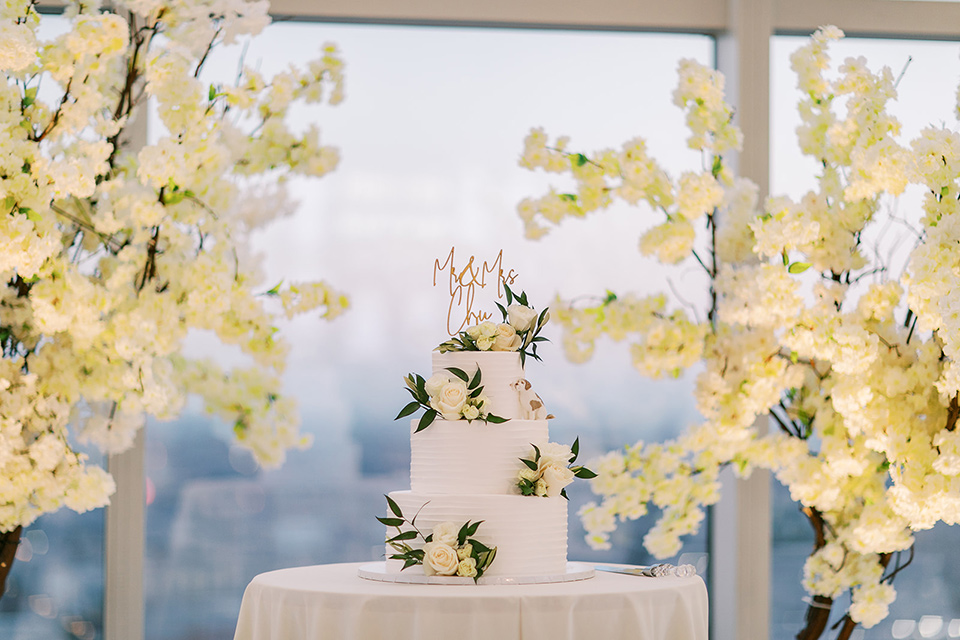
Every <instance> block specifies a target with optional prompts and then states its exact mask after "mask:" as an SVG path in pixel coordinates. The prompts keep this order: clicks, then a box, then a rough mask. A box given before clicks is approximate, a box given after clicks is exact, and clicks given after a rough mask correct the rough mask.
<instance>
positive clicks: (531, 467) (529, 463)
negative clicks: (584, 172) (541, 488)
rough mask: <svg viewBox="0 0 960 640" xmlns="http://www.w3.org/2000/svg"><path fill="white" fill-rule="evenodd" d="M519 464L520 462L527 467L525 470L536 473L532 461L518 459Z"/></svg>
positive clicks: (534, 464)
mask: <svg viewBox="0 0 960 640" xmlns="http://www.w3.org/2000/svg"><path fill="white" fill-rule="evenodd" d="M520 462H522V463H523V464H525V465H527V468H529V469H530V471H536V470H537V463H536V462H534V461H533V460H527V459H526V458H520Z"/></svg>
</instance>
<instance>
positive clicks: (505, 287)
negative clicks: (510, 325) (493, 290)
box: [503, 282, 516, 306]
mask: <svg viewBox="0 0 960 640" xmlns="http://www.w3.org/2000/svg"><path fill="white" fill-rule="evenodd" d="M503 290H504V291H506V292H507V306H510V305H511V304H513V299H514V298H515V297H516V296H514V295H513V290H512V289H511V288H510V285H508V284H507V283H506V282H504V283H503Z"/></svg>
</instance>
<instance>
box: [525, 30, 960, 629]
mask: <svg viewBox="0 0 960 640" xmlns="http://www.w3.org/2000/svg"><path fill="white" fill-rule="evenodd" d="M842 36H843V34H842V32H841V31H840V30H839V29H836V28H834V27H826V28H823V29H821V30H819V31H817V32H816V33H815V34H814V35H813V36H812V38H811V39H810V40H809V42H808V43H807V44H805V45H804V46H802V47H801V48H800V49H799V50H798V51H796V52H795V53H794V54H793V56H792V57H791V63H792V66H793V69H794V71H795V72H796V74H797V78H798V86H799V96H800V97H799V112H800V116H801V125H800V126H799V127H798V129H797V135H798V139H799V143H800V148H801V150H802V151H803V152H804V154H806V155H808V156H810V157H811V158H812V159H813V160H814V164H813V166H815V167H816V170H817V180H816V186H815V188H814V189H812V190H811V191H809V192H808V193H806V194H805V195H804V196H803V197H801V198H798V199H792V198H787V197H770V198H767V199H766V200H765V201H764V202H760V199H759V196H760V194H759V190H758V187H757V185H755V184H753V183H752V182H751V181H749V180H747V179H744V178H740V177H737V176H735V175H734V173H733V171H732V169H731V167H730V166H729V163H728V161H727V155H728V154H729V153H730V152H733V151H735V150H737V149H738V148H739V147H740V144H741V138H742V135H741V132H740V130H739V128H738V127H737V126H736V124H735V123H734V118H733V116H734V112H733V109H732V107H731V106H730V105H729V104H728V103H727V102H726V99H725V97H724V90H723V86H724V78H723V76H722V75H721V74H720V73H719V72H717V71H716V70H714V69H710V68H707V67H704V66H702V65H700V64H698V63H696V62H695V61H692V60H683V61H681V63H680V66H679V81H678V84H677V89H676V91H675V92H674V94H673V98H674V103H675V104H676V105H677V106H678V107H680V108H682V109H683V110H684V111H685V113H686V121H687V124H688V127H689V129H690V133H691V135H690V136H689V138H688V139H687V144H688V146H689V147H690V148H691V149H693V150H695V152H697V153H699V154H700V156H701V157H702V158H703V165H702V168H701V170H700V171H688V172H684V173H683V174H681V175H680V176H679V177H678V178H673V177H671V176H669V175H668V174H667V172H666V171H665V170H664V169H663V168H661V167H660V166H659V165H658V163H657V162H656V160H654V159H653V158H652V157H650V155H649V154H648V152H647V147H646V143H645V142H644V141H643V140H642V139H640V138H634V139H632V140H628V141H627V142H626V143H624V144H623V146H622V147H621V148H619V149H604V150H600V151H597V152H595V153H578V152H574V151H568V150H567V147H568V145H569V140H568V139H567V138H563V137H561V138H559V139H557V140H556V141H555V142H553V143H551V142H550V140H549V138H548V136H547V135H546V133H545V132H544V131H542V130H539V129H535V130H533V131H532V132H531V133H530V135H529V136H528V137H527V138H526V141H525V148H524V152H523V155H522V159H521V165H522V166H525V167H527V168H530V169H538V168H539V169H543V170H545V171H548V172H553V173H557V174H567V175H568V176H569V177H570V178H572V181H573V182H574V186H573V187H572V188H567V189H551V190H550V191H549V192H548V193H546V194H544V195H543V196H541V197H537V198H529V199H526V200H524V201H523V202H521V203H520V205H519V211H518V212H519V215H520V217H521V219H522V220H523V222H524V225H525V228H526V233H527V235H528V237H531V238H537V237H541V236H542V235H544V234H545V233H547V232H549V230H550V228H551V226H552V225H558V224H561V223H562V222H563V220H565V219H566V218H577V219H580V218H583V217H584V216H587V215H589V214H591V213H593V212H596V211H599V210H601V209H604V208H606V207H607V206H609V205H610V204H612V203H614V202H615V201H617V200H621V201H623V202H625V203H627V204H630V205H636V206H638V207H641V208H643V209H645V210H646V211H647V213H648V215H649V216H650V217H651V218H653V223H652V225H650V226H649V227H648V229H647V230H646V231H644V232H643V234H642V237H641V238H640V242H639V250H640V251H641V252H642V253H643V254H644V255H648V256H650V257H651V258H655V259H657V260H658V261H660V262H662V263H666V264H684V263H685V264H686V265H687V266H692V267H694V268H696V269H697V270H698V271H699V272H700V273H701V274H702V281H703V282H704V285H705V286H704V289H705V290H706V295H705V296H703V298H702V299H703V300H704V301H706V304H700V305H694V304H690V303H687V302H685V301H683V300H679V301H678V302H677V303H674V304H671V303H670V301H669V300H668V296H667V295H664V294H655V295H650V296H645V297H644V296H639V295H636V294H632V293H624V294H621V295H616V294H613V293H611V292H606V293H605V294H603V295H600V296H598V297H597V298H596V302H591V303H588V304H584V303H583V299H582V298H581V299H580V302H578V303H576V304H574V303H564V302H558V303H557V304H555V305H554V317H555V318H556V319H557V320H558V321H559V323H560V324H561V325H562V327H563V345H564V348H565V351H566V353H567V356H568V357H569V358H570V359H571V360H575V361H583V360H586V359H587V358H589V357H590V355H591V353H592V351H593V348H594V345H595V343H596V341H597V340H598V339H600V338H602V337H609V338H611V339H613V340H616V341H627V342H628V343H629V344H630V351H631V353H632V356H633V360H634V364H635V365H636V367H637V369H638V370H640V371H641V372H642V373H644V374H646V375H649V376H651V377H661V376H678V375H680V374H681V373H682V372H683V371H685V370H687V369H689V368H691V367H693V366H697V367H699V368H700V371H699V373H698V374H697V381H696V404H697V409H698V410H699V413H700V414H701V415H702V416H703V418H704V420H703V422H702V423H701V424H699V425H696V426H694V427H691V428H690V429H689V430H687V432H686V433H684V434H683V435H682V436H680V437H679V438H677V439H674V440H670V441H668V442H664V443H643V442H638V443H636V444H634V445H631V446H627V447H625V448H624V449H621V450H618V451H613V452H611V453H609V454H607V455H606V456H604V457H603V458H602V459H601V460H600V461H599V462H598V466H594V468H595V469H596V470H597V472H598V477H597V478H595V479H594V480H593V481H592V483H591V485H592V488H593V490H594V492H595V493H597V494H598V495H599V496H600V498H601V500H600V501H599V503H591V504H588V505H586V506H584V508H583V509H582V510H581V511H580V517H581V519H582V520H583V523H584V527H585V529H586V530H587V532H588V538H587V539H588V542H589V543H590V544H591V545H592V546H594V547H597V548H606V547H608V546H609V545H610V544H611V533H612V532H613V531H614V530H615V529H616V527H617V523H618V522H620V521H624V520H632V519H636V518H639V517H641V516H643V515H645V514H646V513H647V512H648V509H649V508H650V506H651V505H653V506H656V507H658V508H660V509H661V510H662V511H661V514H660V515H659V517H658V519H657V523H656V525H655V526H653V527H652V528H651V529H650V530H649V531H648V532H647V534H646V535H645V536H644V539H643V543H644V546H645V547H646V548H647V549H648V550H649V551H650V552H651V553H653V554H654V555H655V556H657V557H669V556H672V555H674V554H676V553H678V551H679V550H680V548H681V537H683V536H686V535H689V534H691V533H694V532H695V531H697V530H698V528H699V527H700V525H701V523H702V522H703V520H704V517H705V509H706V507H707V506H709V505H712V504H715V503H716V502H717V501H718V500H719V499H720V486H721V485H720V480H719V473H720V471H721V469H723V468H726V467H729V468H732V469H733V470H734V472H735V473H736V474H737V475H739V476H741V477H747V476H749V475H750V474H751V472H752V471H753V470H754V469H766V470H769V471H771V472H772V473H773V474H774V475H775V476H776V478H777V479H778V480H779V481H780V482H781V483H782V484H783V485H784V486H786V487H787V488H789V490H790V495H791V497H792V499H793V500H795V501H796V502H797V503H799V507H800V510H801V512H802V513H803V514H804V515H805V516H806V517H807V519H808V520H809V522H810V525H811V527H812V532H813V540H812V547H813V552H812V553H811V555H810V556H809V557H808V558H807V561H806V564H805V567H804V572H803V578H802V582H803V586H804V588H805V590H806V591H807V592H808V593H809V594H810V596H811V597H810V606H809V609H808V611H807V616H806V622H805V624H806V626H805V628H804V629H803V630H802V631H801V632H800V634H799V635H798V636H797V637H798V638H803V639H804V640H813V639H814V638H819V637H821V635H822V634H823V633H824V632H825V630H826V629H828V628H831V627H832V628H834V629H839V630H838V632H837V634H838V635H837V637H841V638H849V637H851V634H852V633H853V632H854V629H855V627H857V626H858V625H861V626H863V627H865V628H869V627H872V626H874V625H876V624H877V623H878V622H880V621H881V620H883V619H884V618H885V617H886V616H887V615H888V613H889V606H890V603H891V602H893V600H894V599H895V597H896V590H895V588H894V586H893V582H894V579H895V577H896V576H897V575H898V574H899V573H900V571H902V570H903V569H904V568H905V567H906V566H907V565H909V564H910V561H911V559H912V555H913V545H914V532H915V531H920V530H924V529H929V528H931V527H933V526H934V525H935V524H937V523H938V522H944V523H947V524H955V523H958V522H960V430H958V429H957V427H958V421H960V296H958V295H957V292H958V291H960V269H958V268H957V265H958V255H960V254H958V246H960V133H958V131H956V130H955V127H954V128H953V129H951V128H947V127H946V126H942V125H937V126H931V127H928V128H926V129H924V130H923V131H922V132H921V133H920V135H919V136H918V137H917V138H915V139H913V140H911V141H910V142H909V143H905V142H903V141H901V140H900V130H901V126H900V123H899V121H898V120H897V119H896V118H895V117H894V116H893V115H892V114H891V113H890V111H889V110H888V103H889V102H890V101H891V100H894V99H895V98H896V96H897V80H896V78H897V74H895V73H894V72H893V71H891V69H889V68H886V67H885V68H882V69H880V70H878V71H873V70H871V69H870V68H868V66H867V61H866V60H865V59H864V58H862V57H861V58H848V59H846V60H845V61H844V62H843V63H842V64H841V65H839V66H838V68H836V69H835V70H831V67H832V65H831V62H830V57H829V48H830V44H831V42H832V41H834V40H837V39H838V38H841V37H842ZM958 97H960V96H958ZM955 115H956V114H955ZM908 188H910V189H913V190H915V191H918V192H919V194H922V203H921V204H920V205H919V206H918V209H919V210H918V211H916V215H911V216H909V217H907V218H906V219H900V218H899V217H896V216H895V215H894V214H893V211H895V210H896V209H895V207H894V206H893V205H892V203H891V199H892V198H893V197H896V196H899V195H900V194H901V193H903V192H904V191H905V190H906V189H908ZM911 220H915V221H916V222H911ZM897 225H900V226H901V228H904V229H907V232H908V233H909V234H910V242H909V243H907V244H905V245H904V246H909V245H911V244H912V245H913V247H912V249H911V252H910V256H909V260H908V262H907V264H906V267H905V268H904V269H903V271H902V272H901V273H897V272H896V271H895V270H894V269H893V268H892V265H891V264H890V263H889V258H888V255H890V251H891V247H896V246H898V244H899V243H900V242H902V241H903V239H904V238H903V237H897V236H898V235H899V234H895V233H889V230H890V229H895V228H897ZM758 418H762V419H759V420H758ZM768 425H771V427H772V428H768ZM591 466H593V465H591ZM842 597H843V598H849V599H844V600H840V598H842ZM838 600H839V602H842V603H844V604H842V605H837V602H838ZM846 603H849V604H846ZM837 606H842V607H844V610H843V611H841V612H840V613H839V619H838V620H836V621H835V622H831V621H830V620H829V618H830V617H831V611H832V610H834V611H835V610H836V608H837Z"/></svg>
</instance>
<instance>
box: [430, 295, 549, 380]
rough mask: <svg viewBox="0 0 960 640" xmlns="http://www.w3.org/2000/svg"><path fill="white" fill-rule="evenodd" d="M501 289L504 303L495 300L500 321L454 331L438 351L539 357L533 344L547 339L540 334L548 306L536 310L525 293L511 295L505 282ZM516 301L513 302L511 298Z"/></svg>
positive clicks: (522, 358)
mask: <svg viewBox="0 0 960 640" xmlns="http://www.w3.org/2000/svg"><path fill="white" fill-rule="evenodd" d="M503 289H504V292H505V293H506V295H507V306H506V307H504V306H503V305H502V304H500V303H499V302H497V303H496V305H497V309H499V310H500V313H501V315H502V316H503V318H502V322H500V323H496V322H490V321H489V320H487V321H484V322H481V323H480V324H478V325H473V326H470V327H467V328H466V329H465V330H464V331H461V332H460V333H459V334H458V335H456V336H454V337H453V338H451V339H450V340H447V341H446V342H442V343H441V344H440V345H439V346H438V347H437V348H436V350H437V351H439V352H440V353H448V352H450V351H519V352H520V362H521V363H524V362H525V361H526V358H527V356H529V357H531V358H534V359H535V360H540V356H539V355H537V345H538V344H539V343H541V342H547V338H545V337H543V336H541V335H540V331H541V330H542V329H543V327H544V325H546V324H547V322H548V321H549V320H550V310H549V309H544V310H543V311H541V312H540V313H537V311H536V310H535V309H534V308H533V307H531V306H530V303H529V302H527V294H526V292H525V291H522V292H521V293H520V295H515V294H514V293H513V291H512V290H511V289H510V287H509V285H507V284H506V283H504V285H503ZM514 301H516V302H514Z"/></svg>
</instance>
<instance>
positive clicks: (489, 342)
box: [477, 338, 493, 351]
mask: <svg viewBox="0 0 960 640" xmlns="http://www.w3.org/2000/svg"><path fill="white" fill-rule="evenodd" d="M491 348H493V338H480V339H479V340H477V349H479V350H480V351H490V349H491Z"/></svg>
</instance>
